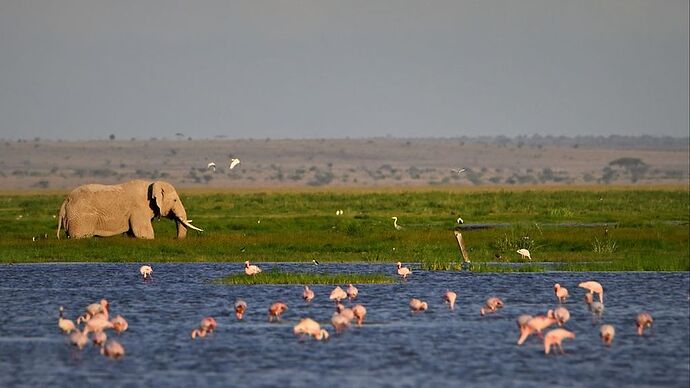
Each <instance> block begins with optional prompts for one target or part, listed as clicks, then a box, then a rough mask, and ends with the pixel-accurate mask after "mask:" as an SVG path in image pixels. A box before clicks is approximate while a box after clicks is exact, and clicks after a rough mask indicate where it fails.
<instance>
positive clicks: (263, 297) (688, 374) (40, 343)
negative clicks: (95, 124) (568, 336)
mask: <svg viewBox="0 0 690 388" xmlns="http://www.w3.org/2000/svg"><path fill="white" fill-rule="evenodd" d="M261 266H262V268H264V270H269V269H270V268H271V267H280V268H282V269H285V270H288V271H292V270H299V271H316V272H338V271H343V272H344V271H348V272H349V271H357V272H387V273H390V274H394V273H395V267H394V266H393V265H389V266H382V265H365V264H324V265H321V266H318V267H316V266H312V265H307V264H297V263H286V264H283V263H280V264H277V263H266V264H261ZM138 267H139V266H138V265H134V264H31V265H5V266H0V310H1V311H2V314H0V327H1V328H2V329H3V330H2V332H1V333H0V387H14V386H47V385H53V386H65V387H67V386H70V387H71V386H83V385H89V384H92V383H104V384H107V386H113V387H117V386H165V387H173V386H193V385H199V386H228V385H243V386H297V387H303V386H330V385H333V386H354V387H360V386H361V387H364V386H367V387H368V386H396V387H398V386H402V387H406V386H408V387H418V386H428V387H440V386H459V385H461V384H462V385H469V386H492V387H496V386H525V387H531V386H544V385H550V384H559V385H568V386H610V387H618V386H621V385H625V386H677V387H688V385H689V384H690V345H689V344H690V314H689V311H688V308H689V304H688V293H689V292H690V291H689V288H690V275H689V274H688V273H649V272H647V273H639V272H636V273H621V272H616V273H601V272H598V273H582V272H580V273H569V272H547V273H524V274H517V273H516V274H508V273H502V274H470V273H458V272H424V271H419V270H416V271H414V273H413V274H412V277H411V278H410V280H409V281H407V282H406V283H402V282H401V283H397V284H393V285H361V286H359V297H358V298H357V301H358V302H360V303H362V304H364V305H365V306H366V307H367V310H368V315H367V321H366V323H365V325H364V326H363V327H362V328H352V329H350V330H348V331H346V332H345V333H344V334H342V335H341V336H335V335H332V337H331V340H330V341H328V342H324V343H320V342H316V341H300V340H299V339H298V338H296V337H295V336H294V335H293V334H292V326H293V325H294V324H295V323H296V322H297V321H298V320H299V318H301V317H306V316H309V317H312V318H314V319H316V320H317V321H319V322H321V323H322V324H326V323H328V322H330V316H331V313H332V311H333V306H332V303H330V302H329V301H328V294H329V293H330V290H331V289H332V287H331V286H314V287H313V289H314V290H315V292H316V295H317V296H316V299H315V300H314V302H313V303H312V305H311V306H307V305H305V304H304V303H303V302H302V300H301V286H278V285H266V286H223V285H215V284H212V283H211V282H210V281H211V280H213V279H215V278H218V277H221V276H224V275H228V274H230V273H233V272H240V271H242V265H241V264H236V263H229V264H217V263H213V264H154V281H153V282H149V283H145V282H143V281H142V280H141V279H140V278H139V276H138ZM590 279H594V280H598V281H600V282H601V283H602V284H603V285H604V290H605V296H604V301H605V302H606V311H605V313H604V321H605V322H606V323H612V324H614V325H615V326H616V338H615V340H614V343H613V346H612V347H610V348H607V347H604V346H602V344H601V342H600V340H599V335H598V325H596V326H595V325H593V324H592V321H591V316H590V314H589V312H588V311H587V309H586V308H585V305H584V303H583V302H582V296H583V295H584V290H582V289H579V288H577V284H578V283H579V282H580V281H584V280H590ZM556 282H559V283H561V285H563V286H565V287H567V288H568V289H569V290H570V294H571V298H570V299H569V300H568V302H567V304H566V307H568V309H569V310H570V313H571V320H570V321H569V322H568V323H567V324H566V328H568V329H569V330H571V331H574V332H575V333H576V335H577V337H576V338H575V339H574V340H566V341H565V342H564V347H565V349H566V354H565V355H564V356H560V355H559V356H554V355H549V356H546V355H544V352H543V345H542V343H541V341H540V340H539V339H538V338H536V337H534V338H530V339H528V341H527V342H526V343H525V345H523V346H522V347H518V346H516V345H515V342H516V341H517V337H518V330H517V327H516V325H515V318H516V317H517V316H518V315H520V314H533V315H534V314H541V313H544V312H545V311H546V310H547V309H548V308H553V307H554V306H556V303H555V302H556V298H555V296H554V294H553V288H552V287H553V284H554V283H556ZM446 289H451V290H454V291H456V292H457V294H458V302H457V307H456V310H455V311H450V310H448V309H447V308H446V307H445V306H444V305H443V303H442V300H441V296H442V294H443V292H445V290H446ZM493 295H497V296H500V297H501V298H503V300H504V302H505V305H506V306H505V308H504V309H503V310H501V311H499V312H498V313H497V314H494V315H490V316H486V317H481V316H480V315H479V308H480V307H481V305H482V304H483V302H484V300H485V299H486V298H487V297H489V296H493ZM102 297H106V298H107V299H108V300H109V301H110V303H111V313H112V314H115V315H116V314H122V315H123V316H124V317H125V318H127V320H128V321H129V330H128V331H126V332H125V333H123V334H122V335H120V336H119V338H118V340H120V342H121V343H122V344H123V345H124V346H125V348H126V352H127V354H126V356H125V357H124V358H123V359H121V360H117V361H113V360H109V359H107V358H105V357H102V356H100V355H99V354H98V352H97V349H96V348H95V347H93V346H89V347H87V348H86V349H85V350H83V351H81V352H80V351H77V350H75V349H73V348H71V347H70V346H69V343H68V339H67V336H64V335H62V334H60V333H59V332H58V328H57V315H58V314H57V313H58V306H59V305H64V306H65V309H66V314H67V315H68V316H69V317H71V318H74V317H76V315H77V314H78V313H80V312H81V311H82V309H83V308H84V306H86V305H87V304H89V303H92V302H93V301H96V300H98V299H100V298H102ZM240 297H241V298H243V299H245V300H246V301H247V303H248V304H249V309H248V311H247V313H246V316H245V321H243V322H238V321H237V320H235V318H234V315H233V314H231V312H232V311H231V309H232V304H233V302H234V300H235V299H236V298H240ZM413 297H417V298H421V299H424V300H427V301H428V302H429V310H428V311H427V312H425V313H420V314H412V313H410V311H409V308H408V301H409V300H410V298H413ZM275 300H283V301H285V302H286V303H287V304H288V306H289V309H288V311H287V312H286V313H285V315H284V322H282V323H279V324H268V323H267V320H266V317H267V316H266V311H267V308H268V306H269V304H270V303H272V302H274V301H275ZM641 311H649V312H650V313H651V314H652V315H653V317H654V327H653V329H652V331H651V334H649V335H647V336H645V337H638V336H637V335H635V323H634V319H635V316H636V314H637V313H638V312H641ZM207 315H212V316H214V317H216V319H217V320H218V323H219V327H218V329H217V330H216V332H215V333H213V334H212V335H210V336H209V337H207V338H204V339H202V340H196V341H192V340H190V338H189V333H190V331H191V329H192V328H194V327H195V326H196V325H198V323H199V321H200V320H201V318H203V317H204V316H207ZM327 326H328V327H327V328H328V330H329V331H330V332H331V333H332V332H333V330H332V327H331V326H330V324H328V325H327ZM113 336H114V334H113Z"/></svg>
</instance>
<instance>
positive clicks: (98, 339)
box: [91, 331, 108, 346]
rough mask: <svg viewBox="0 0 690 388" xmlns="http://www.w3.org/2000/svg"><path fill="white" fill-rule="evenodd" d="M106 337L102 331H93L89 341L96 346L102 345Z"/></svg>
mask: <svg viewBox="0 0 690 388" xmlns="http://www.w3.org/2000/svg"><path fill="white" fill-rule="evenodd" d="M107 339H108V336H107V335H105V333H104V332H102V331H99V332H96V333H93V335H92V336H91V341H93V344H94V345H96V346H103V344H104V343H105V341H106V340H107Z"/></svg>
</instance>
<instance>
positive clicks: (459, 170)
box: [450, 168, 467, 175]
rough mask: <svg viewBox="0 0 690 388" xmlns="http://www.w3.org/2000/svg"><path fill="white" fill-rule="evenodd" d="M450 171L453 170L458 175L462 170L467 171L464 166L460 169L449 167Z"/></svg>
mask: <svg viewBox="0 0 690 388" xmlns="http://www.w3.org/2000/svg"><path fill="white" fill-rule="evenodd" d="M450 171H451V172H454V173H456V174H458V175H460V174H462V173H463V172H465V171H467V169H466V168H461V169H455V168H451V169H450Z"/></svg>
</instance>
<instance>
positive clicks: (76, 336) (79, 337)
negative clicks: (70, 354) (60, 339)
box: [69, 329, 89, 350]
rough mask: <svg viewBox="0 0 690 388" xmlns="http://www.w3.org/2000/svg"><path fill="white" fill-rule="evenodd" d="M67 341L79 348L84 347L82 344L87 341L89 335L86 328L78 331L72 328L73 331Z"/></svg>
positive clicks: (84, 344)
mask: <svg viewBox="0 0 690 388" xmlns="http://www.w3.org/2000/svg"><path fill="white" fill-rule="evenodd" d="M69 341H70V343H72V345H74V346H76V347H77V348H79V350H81V349H84V346H86V344H87V343H88V342H89V336H88V333H87V332H86V330H84V331H79V330H78V329H74V332H72V334H70V336H69Z"/></svg>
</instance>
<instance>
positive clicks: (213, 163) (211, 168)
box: [206, 162, 216, 172]
mask: <svg viewBox="0 0 690 388" xmlns="http://www.w3.org/2000/svg"><path fill="white" fill-rule="evenodd" d="M206 168H207V169H209V170H213V172H216V162H211V163H209V164H208V166H206Z"/></svg>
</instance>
